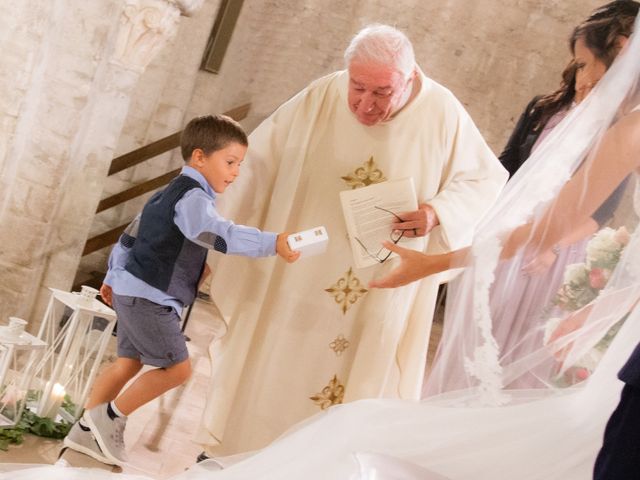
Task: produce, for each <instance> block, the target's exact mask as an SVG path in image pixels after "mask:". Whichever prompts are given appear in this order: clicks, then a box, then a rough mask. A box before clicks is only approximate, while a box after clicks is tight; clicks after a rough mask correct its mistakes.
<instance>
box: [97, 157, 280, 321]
mask: <svg viewBox="0 0 640 480" xmlns="http://www.w3.org/2000/svg"><path fill="white" fill-rule="evenodd" d="M180 174H181V175H185V176H187V177H190V178H192V179H194V180H196V181H197V182H198V183H199V184H200V185H201V186H202V189H200V188H193V189H191V190H189V191H188V192H187V193H185V194H184V196H183V197H182V198H181V199H180V200H179V201H178V203H176V207H175V214H174V222H175V224H176V226H177V227H178V228H179V229H180V231H181V232H182V234H183V235H184V236H185V237H186V238H188V239H189V240H191V241H192V242H194V243H197V244H198V245H200V246H202V247H205V248H208V249H213V248H214V243H215V239H216V238H217V237H221V238H223V239H224V241H225V242H226V244H227V252H226V253H227V254H231V255H244V256H248V257H266V256H270V255H275V253H276V238H277V234H276V233H271V232H261V231H260V230H258V229H257V228H253V227H247V226H244V225H236V224H234V223H233V222H232V221H230V220H227V219H226V218H224V217H222V216H221V215H220V214H219V213H218V212H217V210H216V208H215V199H216V193H215V192H214V191H213V189H212V188H211V186H210V185H209V184H208V183H207V181H206V179H205V178H204V176H202V174H201V173H200V172H198V171H197V170H196V169H194V168H192V167H189V166H184V167H183V168H182V171H181V172H180ZM138 220H139V216H138V217H137V218H136V219H135V220H134V221H133V222H132V223H135V222H137V221H138ZM134 230H137V228H134ZM134 236H135V235H134ZM129 251H130V248H128V247H125V246H124V245H123V244H122V243H121V242H120V241H118V242H117V243H116V244H115V246H114V247H113V250H112V251H111V255H110V256H109V270H108V271H107V275H106V277H105V279H104V283H105V284H107V285H109V286H110V287H111V288H112V289H113V291H114V293H116V294H117V295H126V296H131V297H141V298H145V299H147V300H150V301H152V302H154V303H157V304H159V305H165V306H168V307H173V308H174V309H175V310H176V311H177V312H178V313H180V312H181V311H182V308H183V307H184V305H182V303H181V302H180V301H179V300H178V299H176V298H173V297H171V296H169V295H167V293H165V292H163V291H162V290H159V289H157V288H155V287H152V286H151V285H149V284H148V283H146V282H144V281H142V280H141V279H139V278H137V277H135V276H134V275H132V274H131V273H129V272H128V271H127V270H125V265H126V263H127V259H128V256H129Z"/></svg>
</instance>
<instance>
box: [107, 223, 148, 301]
mask: <svg viewBox="0 0 640 480" xmlns="http://www.w3.org/2000/svg"><path fill="white" fill-rule="evenodd" d="M139 224H140V214H138V215H137V216H136V218H134V219H133V220H132V221H131V223H130V224H129V225H128V226H127V228H125V229H124V232H122V234H121V235H120V238H118V241H117V242H116V244H115V245H114V246H113V249H112V250H111V253H110V254H109V261H108V263H107V267H108V270H107V275H106V276H105V277H104V281H103V282H102V283H103V284H104V285H107V286H109V287H111V286H112V285H111V283H112V281H111V279H112V278H113V275H114V272H115V271H116V270H124V267H125V265H126V264H127V261H128V260H129V253H130V252H131V248H132V247H133V244H134V243H135V241H136V236H137V235H138V226H139ZM103 298H104V297H103ZM105 300H106V299H105Z"/></svg>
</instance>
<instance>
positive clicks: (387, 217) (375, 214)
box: [340, 178, 425, 268]
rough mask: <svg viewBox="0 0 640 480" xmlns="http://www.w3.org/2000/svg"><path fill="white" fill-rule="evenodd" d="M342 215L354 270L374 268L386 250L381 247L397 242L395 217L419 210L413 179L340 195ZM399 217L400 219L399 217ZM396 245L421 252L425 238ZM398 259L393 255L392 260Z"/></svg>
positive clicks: (411, 239) (392, 181)
mask: <svg viewBox="0 0 640 480" xmlns="http://www.w3.org/2000/svg"><path fill="white" fill-rule="evenodd" d="M340 202H341V204H342V213H343V214H344V219H345V223H346V225H347V233H348V235H349V242H350V244H351V252H352V254H353V260H354V262H355V265H356V267H357V268H364V267H369V266H371V265H377V264H379V263H380V261H379V260H381V259H384V258H385V257H386V256H387V255H388V254H389V250H387V249H386V248H384V247H383V246H382V242H383V241H385V240H389V241H394V240H397V239H398V237H399V234H393V228H392V225H393V223H394V221H396V217H395V215H394V214H396V215H399V214H402V213H403V212H412V211H415V210H417V209H418V198H417V196H416V189H415V185H414V183H413V178H403V179H400V180H388V181H386V182H382V183H376V184H374V185H369V186H368V187H363V188H357V189H355V190H346V191H343V192H340ZM399 216H400V217H401V218H402V216H401V215H399ZM397 244H398V245H400V246H402V247H405V248H411V249H413V250H419V251H422V250H424V246H425V240H424V237H419V238H404V237H403V238H400V240H399V241H398V242H397ZM394 256H397V255H396V254H395V253H394V254H392V255H391V257H394Z"/></svg>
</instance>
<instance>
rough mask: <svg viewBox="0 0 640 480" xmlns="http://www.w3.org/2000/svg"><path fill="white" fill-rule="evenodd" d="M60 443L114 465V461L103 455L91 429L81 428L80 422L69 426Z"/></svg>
mask: <svg viewBox="0 0 640 480" xmlns="http://www.w3.org/2000/svg"><path fill="white" fill-rule="evenodd" d="M62 443H63V445H64V446H65V447H68V448H70V449H71V450H75V451H76V452H80V453H84V454H85V455H88V456H90V457H91V458H94V459H96V460H98V461H99V462H102V463H106V464H107V465H115V463H114V462H112V461H111V460H109V459H108V458H107V457H105V456H104V454H103V453H102V450H100V445H98V442H96V439H95V438H94V436H93V434H92V433H91V430H90V429H88V428H87V430H83V429H82V427H81V426H80V422H76V423H75V425H74V426H73V427H71V430H69V433H68V434H67V436H66V437H64V440H63V441H62Z"/></svg>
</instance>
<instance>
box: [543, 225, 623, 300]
mask: <svg viewBox="0 0 640 480" xmlns="http://www.w3.org/2000/svg"><path fill="white" fill-rule="evenodd" d="M629 239H630V235H629V232H628V231H627V229H626V228H625V227H620V228H618V229H617V230H614V229H612V228H609V227H606V228H603V229H602V230H600V231H599V232H598V233H596V234H595V235H594V236H593V238H592V239H591V240H590V241H589V243H587V252H586V253H587V256H586V261H585V262H583V263H573V264H571V265H568V266H567V268H566V270H565V273H564V281H563V284H562V286H561V287H560V290H559V291H558V293H557V294H556V297H555V299H554V302H553V303H554V304H555V305H557V306H558V307H560V308H561V309H562V310H564V311H568V312H573V311H575V310H578V309H580V308H582V307H584V306H585V305H586V304H588V303H589V302H591V301H592V300H593V299H595V298H596V297H597V296H598V294H599V293H600V290H602V289H603V288H604V287H605V285H606V284H607V282H608V281H609V277H611V273H612V272H613V270H614V269H615V268H616V265H617V264H618V261H619V260H620V256H621V255H622V251H623V250H624V247H626V246H627V243H629Z"/></svg>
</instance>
